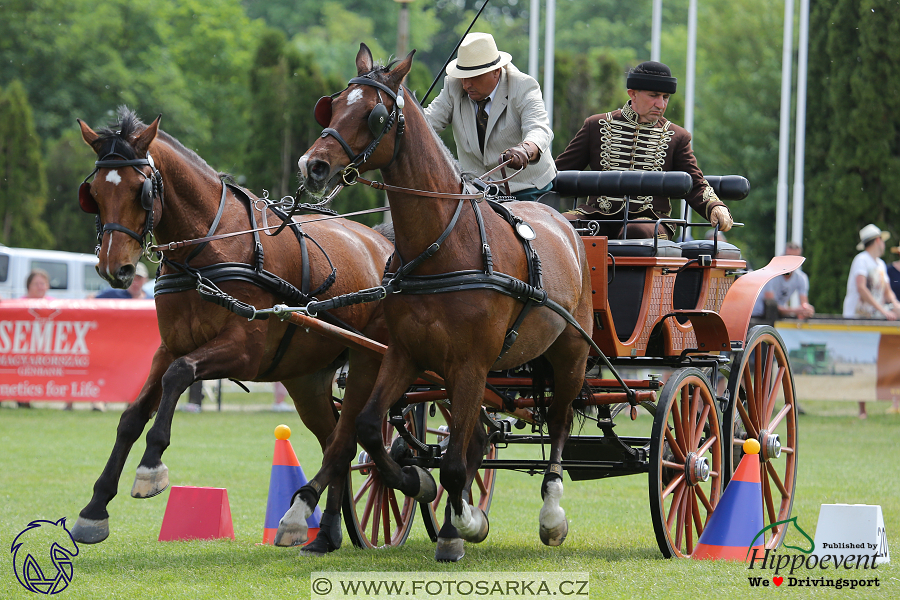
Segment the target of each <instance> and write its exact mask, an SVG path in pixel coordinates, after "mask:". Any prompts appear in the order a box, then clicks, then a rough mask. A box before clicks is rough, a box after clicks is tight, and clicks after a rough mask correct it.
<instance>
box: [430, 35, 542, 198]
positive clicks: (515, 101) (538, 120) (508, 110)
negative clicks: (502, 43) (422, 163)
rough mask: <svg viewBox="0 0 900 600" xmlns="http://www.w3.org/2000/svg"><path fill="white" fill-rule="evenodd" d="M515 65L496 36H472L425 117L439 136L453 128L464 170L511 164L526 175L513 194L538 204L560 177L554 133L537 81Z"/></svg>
mask: <svg viewBox="0 0 900 600" xmlns="http://www.w3.org/2000/svg"><path fill="white" fill-rule="evenodd" d="M511 61H512V57H511V56H510V55H509V54H508V53H506V52H499V51H498V50H497V44H496V43H495V42H494V38H493V36H491V35H490V34H488V33H470V34H469V35H467V36H466V37H465V39H464V40H463V42H462V44H461V45H460V47H459V53H458V54H457V58H456V59H454V60H452V61H450V63H449V64H448V65H447V77H445V78H444V88H443V89H442V90H441V93H440V94H438V97H437V98H435V99H434V101H432V102H431V103H430V104H429V105H428V107H427V108H426V109H425V118H426V119H427V120H428V124H429V125H431V127H432V128H434V130H435V131H436V132H438V133H440V132H442V131H443V130H444V129H446V128H447V126H448V125H452V126H453V138H454V139H455V140H456V152H457V158H458V159H459V164H460V166H461V167H462V169H463V171H468V172H471V173H474V174H475V175H476V176H477V175H481V174H482V173H486V172H487V171H490V170H491V169H493V168H495V167H496V166H497V164H498V161H497V158H498V157H501V160H506V159H511V161H512V162H510V164H509V167H510V168H512V169H521V168H523V167H524V169H525V170H524V171H522V172H521V173H519V174H518V175H516V176H515V177H513V178H512V179H511V180H510V181H509V189H510V192H511V193H512V195H513V196H515V197H516V198H517V199H519V200H537V199H538V197H540V196H541V194H543V193H544V192H548V191H550V188H551V187H552V185H553V178H554V177H556V168H555V167H554V166H553V159H552V158H551V156H550V142H552V141H553V131H552V130H551V129H550V121H549V119H548V118H547V111H546V109H545V108H544V99H543V96H542V95H541V88H540V86H539V85H538V82H537V81H535V80H534V79H533V78H531V77H529V76H528V75H526V74H525V73H522V72H521V71H519V70H518V69H517V68H516V67H515V65H513V64H512V62H511Z"/></svg>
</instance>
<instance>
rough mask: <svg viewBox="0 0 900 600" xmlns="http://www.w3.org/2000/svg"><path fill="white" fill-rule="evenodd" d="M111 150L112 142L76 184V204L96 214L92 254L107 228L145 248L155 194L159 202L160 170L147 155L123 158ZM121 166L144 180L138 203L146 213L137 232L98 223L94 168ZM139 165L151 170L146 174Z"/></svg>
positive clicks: (160, 191)
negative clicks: (91, 169) (142, 223)
mask: <svg viewBox="0 0 900 600" xmlns="http://www.w3.org/2000/svg"><path fill="white" fill-rule="evenodd" d="M115 150H116V147H115V142H114V143H113V147H112V150H110V152H108V153H107V154H105V155H104V156H103V157H102V158H101V159H100V160H98V161H95V162H94V170H93V171H91V174H90V175H88V176H87V177H85V178H84V181H82V182H81V185H80V186H79V187H78V205H79V206H80V207H81V210H83V211H84V212H86V213H88V214H93V215H97V246H96V248H95V249H94V250H95V253H97V252H99V250H100V245H101V244H102V242H103V236H104V235H105V234H106V232H107V231H119V232H121V233H124V234H126V235H128V236H130V237H132V238H134V239H135V240H136V241H137V242H138V244H140V245H141V248H144V249H145V250H146V247H147V245H148V244H149V239H148V236H151V235H152V234H153V221H154V218H153V202H154V200H155V199H156V198H157V197H158V198H159V199H160V202H162V201H163V180H162V173H160V172H159V169H157V168H156V165H155V164H154V163H153V158H152V157H151V156H150V153H149V152H148V153H147V158H134V159H127V158H125V157H124V156H122V155H121V154H119V153H118V152H116V151H115ZM111 157H119V158H120V159H121V160H111ZM121 167H131V168H133V169H134V170H135V171H137V172H138V173H140V174H141V176H142V177H143V178H144V183H143V184H142V185H141V197H140V203H141V208H142V209H144V210H145V211H146V212H147V218H146V220H145V221H144V229H143V231H141V233H140V234H138V233H136V232H134V231H132V230H131V229H128V228H127V227H125V226H123V225H120V224H118V223H106V224H103V225H102V226H101V223H100V207H99V206H98V205H97V201H96V200H95V199H94V197H93V196H92V195H91V180H92V179H93V178H94V176H95V175H96V174H97V171H99V170H100V169H119V168H121ZM141 167H150V168H151V169H152V170H153V172H152V173H151V174H150V176H147V174H146V173H144V171H142V170H141ZM160 208H161V207H160Z"/></svg>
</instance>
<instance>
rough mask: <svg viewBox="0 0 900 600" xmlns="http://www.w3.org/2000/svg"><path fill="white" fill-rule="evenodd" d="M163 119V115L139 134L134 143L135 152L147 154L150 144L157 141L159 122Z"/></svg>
mask: <svg viewBox="0 0 900 600" xmlns="http://www.w3.org/2000/svg"><path fill="white" fill-rule="evenodd" d="M161 118H162V115H159V116H158V117H156V118H155V119H154V120H153V122H152V123H150V124H149V125H147V128H146V129H144V130H143V131H142V132H140V133H139V134H138V136H137V137H136V138H134V142H132V144H131V145H132V146H134V150H135V152H137V153H138V154H146V153H147V150H148V149H149V148H150V143H151V142H153V140H154V139H156V134H157V132H158V131H159V120H160V119H161Z"/></svg>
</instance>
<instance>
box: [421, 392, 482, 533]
mask: <svg viewBox="0 0 900 600" xmlns="http://www.w3.org/2000/svg"><path fill="white" fill-rule="evenodd" d="M437 406H438V409H439V410H438V414H436V415H435V417H434V419H432V420H431V421H430V422H429V421H428V415H427V413H425V417H424V421H425V422H426V423H427V427H425V428H424V430H425V439H424V441H425V443H427V444H441V445H442V446H444V447H446V445H447V441H448V440H449V436H450V433H449V427H450V423H451V422H452V420H453V419H452V417H451V416H450V411H449V409H447V407H445V406H443V405H437ZM423 408H424V406H423ZM497 455H498V451H497V445H496V444H491V447H490V448H489V449H488V452H487V454H486V455H485V458H489V459H493V458H497ZM496 473H497V472H496V470H494V469H479V470H478V472H477V473H476V474H475V480H474V481H472V496H473V497H472V504H473V505H474V506H477V507H479V508H480V509H481V510H483V511H484V514H486V515H487V514H489V511H490V509H491V499H492V498H493V497H494V482H495V480H496ZM435 481H436V482H437V485H438V491H437V497H436V498H435V499H434V501H433V502H428V503H422V521H423V522H424V523H425V530H426V531H428V537H430V538H431V541H432V542H436V541H437V539H438V532H439V531H440V530H441V525H442V524H443V522H444V511H443V509H440V505H441V501H442V500H443V499H444V496H445V494H444V486H442V485H441V484H440V479H439V478H438V477H435Z"/></svg>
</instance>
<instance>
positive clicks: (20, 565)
mask: <svg viewBox="0 0 900 600" xmlns="http://www.w3.org/2000/svg"><path fill="white" fill-rule="evenodd" d="M9 551H10V552H11V553H12V555H13V569H14V570H15V573H16V579H18V580H19V583H20V584H22V587H24V588H25V589H27V590H28V591H30V592H35V593H37V594H58V593H59V592H61V591H63V590H64V589H66V587H68V585H69V583H70V582H71V581H72V574H73V572H74V568H73V566H72V558H73V557H75V556H77V555H78V544H76V543H75V540H74V539H73V538H72V534H71V533H69V530H68V529H66V519H65V517H63V518H62V519H60V520H59V521H56V522H53V521H32V522H31V523H29V524H28V527H26V528H25V530H24V531H22V532H21V533H20V534H19V535H17V536H16V539H15V540H13V543H12V547H11V548H10V550H9Z"/></svg>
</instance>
